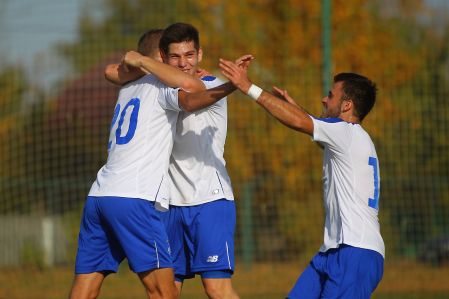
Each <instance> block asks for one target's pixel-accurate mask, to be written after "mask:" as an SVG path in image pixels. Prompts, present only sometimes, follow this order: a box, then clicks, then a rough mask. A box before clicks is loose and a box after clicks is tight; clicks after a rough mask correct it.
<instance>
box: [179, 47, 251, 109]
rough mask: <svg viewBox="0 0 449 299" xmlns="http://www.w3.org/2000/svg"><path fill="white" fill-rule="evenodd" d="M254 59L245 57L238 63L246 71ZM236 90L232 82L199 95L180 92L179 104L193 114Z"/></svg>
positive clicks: (198, 93) (238, 60)
mask: <svg viewBox="0 0 449 299" xmlns="http://www.w3.org/2000/svg"><path fill="white" fill-rule="evenodd" d="M253 59H254V57H253V56H252V55H243V56H242V57H239V58H238V59H237V60H236V63H237V64H238V67H239V68H240V69H242V70H245V71H246V69H248V67H249V65H250V63H251V61H252V60H253ZM234 90H236V87H235V86H234V85H233V84H232V83H231V82H228V83H224V84H222V85H220V86H217V87H215V88H212V89H209V90H205V91H201V92H197V93H186V92H183V91H180V92H179V94H178V103H179V105H180V106H181V107H182V109H183V110H185V111H188V112H193V111H197V110H201V109H203V108H206V107H208V106H210V105H212V104H214V103H216V102H217V101H219V100H220V99H222V98H224V97H226V96H227V95H229V94H230V93H231V92H233V91H234Z"/></svg>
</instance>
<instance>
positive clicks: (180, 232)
mask: <svg viewBox="0 0 449 299" xmlns="http://www.w3.org/2000/svg"><path fill="white" fill-rule="evenodd" d="M187 208H188V207H187ZM182 209H185V208H184V207H177V206H170V210H169V211H167V212H161V217H162V219H163V222H164V225H165V229H166V231H167V235H168V240H169V242H170V254H171V257H172V261H173V268H174V272H175V276H176V277H177V279H178V280H179V281H182V280H183V279H184V278H190V277H193V276H192V274H191V273H190V253H189V252H190V250H189V244H187V240H186V237H185V229H184V223H183V216H182Z"/></svg>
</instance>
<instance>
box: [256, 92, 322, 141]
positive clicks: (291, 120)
mask: <svg viewBox="0 0 449 299" xmlns="http://www.w3.org/2000/svg"><path fill="white" fill-rule="evenodd" d="M257 103H258V104H259V105H260V106H262V107H263V108H264V109H265V110H267V111H268V113H270V114H271V115H272V116H273V117H275V118H276V119H277V120H279V121H280V122H281V123H282V124H284V125H286V126H287V127H289V128H292V129H293V130H296V131H300V132H303V133H306V134H309V135H312V134H313V122H312V120H311V119H310V116H309V114H308V113H307V112H306V111H305V110H304V109H302V108H301V107H300V106H295V105H293V104H291V103H288V102H285V101H283V100H281V99H279V98H277V97H275V96H274V95H272V94H271V93H268V92H266V91H264V92H262V94H261V95H260V97H259V98H258V99H257Z"/></svg>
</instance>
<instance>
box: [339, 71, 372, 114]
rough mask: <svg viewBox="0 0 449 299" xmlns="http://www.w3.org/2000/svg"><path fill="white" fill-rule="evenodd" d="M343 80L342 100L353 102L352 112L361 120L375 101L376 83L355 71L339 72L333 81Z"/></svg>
mask: <svg viewBox="0 0 449 299" xmlns="http://www.w3.org/2000/svg"><path fill="white" fill-rule="evenodd" d="M337 82H343V96H342V99H343V100H351V101H352V102H353V103H354V112H355V114H356V116H357V117H358V118H359V120H360V121H362V120H363V119H364V118H365V116H366V115H367V114H368V113H369V112H370V111H371V109H372V108H373V106H374V103H375V102H376V93H377V87H376V84H375V83H374V82H373V81H371V80H370V79H368V78H367V77H365V76H362V75H359V74H355V73H339V74H337V75H335V77H334V83H337Z"/></svg>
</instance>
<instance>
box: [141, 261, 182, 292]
mask: <svg viewBox="0 0 449 299" xmlns="http://www.w3.org/2000/svg"><path fill="white" fill-rule="evenodd" d="M138 276H139V278H140V280H141V281H142V283H143V285H144V286H145V289H146V292H147V295H148V298H151V299H159V298H160V299H165V298H167V299H175V298H178V296H179V292H178V290H177V288H176V287H175V286H174V274H173V269H172V268H162V269H156V270H153V271H147V272H142V273H138Z"/></svg>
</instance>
